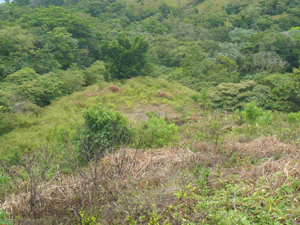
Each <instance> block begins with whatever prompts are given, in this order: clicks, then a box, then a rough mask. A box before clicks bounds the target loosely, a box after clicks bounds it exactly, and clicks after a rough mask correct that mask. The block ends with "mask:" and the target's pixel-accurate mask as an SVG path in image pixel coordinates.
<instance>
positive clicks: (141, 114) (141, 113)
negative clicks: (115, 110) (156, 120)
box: [122, 104, 180, 121]
mask: <svg viewBox="0 0 300 225" xmlns="http://www.w3.org/2000/svg"><path fill="white" fill-rule="evenodd" d="M150 111H154V112H156V113H157V115H158V116H159V117H165V118H179V117H180V113H179V112H175V110H174V109H173V108H172V107H170V106H167V105H165V104H149V105H146V106H145V105H143V106H141V107H138V108H137V109H135V110H134V111H133V112H122V114H123V115H124V116H127V117H128V118H129V119H131V120H134V121H141V120H146V121H148V117H147V115H146V113H147V112H150Z"/></svg>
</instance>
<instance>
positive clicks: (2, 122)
mask: <svg viewBox="0 0 300 225" xmlns="http://www.w3.org/2000/svg"><path fill="white" fill-rule="evenodd" d="M15 125H16V116H15V115H14V114H13V113H11V112H10V110H9V109H8V108H7V107H5V106H0V136H1V135H3V134H6V133H8V132H10V131H11V130H13V129H14V127H15Z"/></svg>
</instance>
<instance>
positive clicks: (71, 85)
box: [53, 68, 85, 94]
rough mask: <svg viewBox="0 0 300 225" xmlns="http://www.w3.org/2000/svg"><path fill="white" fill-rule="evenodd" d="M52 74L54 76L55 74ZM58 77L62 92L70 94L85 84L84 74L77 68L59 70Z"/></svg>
mask: <svg viewBox="0 0 300 225" xmlns="http://www.w3.org/2000/svg"><path fill="white" fill-rule="evenodd" d="M53 76H55V74H54V75H53ZM58 77H59V78H60V80H61V81H62V82H63V85H62V87H61V91H62V92H63V93H64V94H71V93H72V92H74V91H79V90H80V89H81V88H82V86H83V85H84V84H85V83H84V80H85V79H84V74H83V73H82V72H81V71H80V70H78V69H77V68H74V69H68V70H66V71H60V72H59V73H58Z"/></svg>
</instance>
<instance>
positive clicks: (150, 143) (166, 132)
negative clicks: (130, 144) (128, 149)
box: [136, 113, 179, 148]
mask: <svg viewBox="0 0 300 225" xmlns="http://www.w3.org/2000/svg"><path fill="white" fill-rule="evenodd" d="M148 116H149V119H150V121H149V122H146V121H143V122H142V123H141V127H140V129H138V135H137V137H136V138H137V139H138V140H136V143H138V144H139V145H140V146H141V147H143V148H147V147H148V148H161V147H164V146H171V145H175V144H176V143H178V141H179V136H178V127H177V126H176V125H175V124H168V123H167V122H166V121H165V119H164V118H162V117H161V118H158V116H157V114H155V113H150V114H148Z"/></svg>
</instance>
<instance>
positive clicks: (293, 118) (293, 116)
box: [287, 112, 300, 125]
mask: <svg viewBox="0 0 300 225" xmlns="http://www.w3.org/2000/svg"><path fill="white" fill-rule="evenodd" d="M287 121H288V122H289V123H290V124H296V125H298V123H299V121H300V113H299V112H298V113H289V114H288V115H287Z"/></svg>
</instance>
